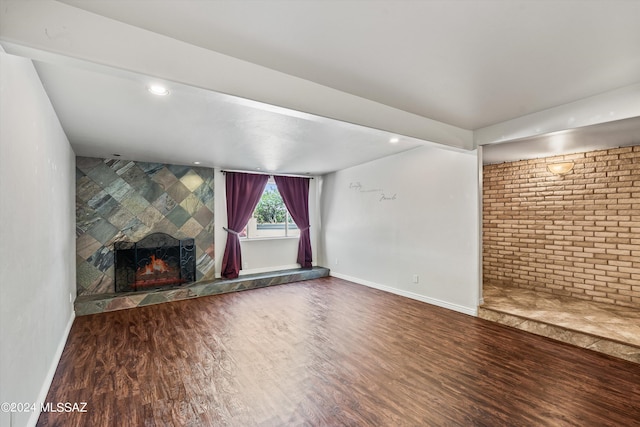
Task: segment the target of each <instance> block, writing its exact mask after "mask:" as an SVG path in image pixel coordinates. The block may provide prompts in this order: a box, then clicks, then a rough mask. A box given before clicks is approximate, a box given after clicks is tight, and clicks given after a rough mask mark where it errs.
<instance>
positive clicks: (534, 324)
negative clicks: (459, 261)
mask: <svg viewBox="0 0 640 427" xmlns="http://www.w3.org/2000/svg"><path fill="white" fill-rule="evenodd" d="M483 298H484V304H482V305H481V306H480V307H479V309H478V317H480V318H482V319H486V320H491V321H494V322H498V323H502V324H504V325H507V326H511V327H514V328H517V329H521V330H523V331H527V332H531V333H534V334H537V335H542V336H545V337H548V338H552V339H555V340H558V341H562V342H566V343H569V344H573V345H575V346H578V347H583V348H587V349H590V350H594V351H597V352H600V353H605V354H608V355H610V356H614V357H618V358H621V359H624V360H628V361H631V362H635V363H640V310H637V309H634V308H629V307H618V306H612V305H609V304H602V303H597V302H592V301H584V300H580V299H576V298H569V297H562V296H555V295H549V294H547V293H543V292H536V291H533V290H528V289H519V288H512V287H503V286H488V285H485V287H484V289H483Z"/></svg>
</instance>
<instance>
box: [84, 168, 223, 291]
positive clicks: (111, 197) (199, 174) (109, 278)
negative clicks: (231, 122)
mask: <svg viewBox="0 0 640 427" xmlns="http://www.w3.org/2000/svg"><path fill="white" fill-rule="evenodd" d="M213 212H214V174H213V169H209V168H200V167H197V168H196V167H190V166H180V165H168V164H160V163H145V162H136V161H130V160H120V159H100V158H92V157H77V158H76V236H77V237H76V255H77V256H76V271H77V290H78V296H83V295H95V294H105V293H106V294H108V293H111V292H114V289H115V288H114V254H113V249H114V243H115V242H121V241H125V242H137V241H139V240H140V239H142V238H143V237H145V236H147V235H149V234H151V233H155V232H162V233H166V234H168V235H170V236H171V237H173V238H176V239H189V238H192V239H194V240H195V245H196V280H197V281H203V280H213V278H214V276H215V274H214V273H215V272H214V240H213V233H214V231H213V229H214V215H213Z"/></svg>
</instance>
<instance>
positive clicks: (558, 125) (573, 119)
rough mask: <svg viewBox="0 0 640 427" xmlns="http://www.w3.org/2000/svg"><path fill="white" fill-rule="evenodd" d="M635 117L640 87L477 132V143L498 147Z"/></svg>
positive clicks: (639, 110)
mask: <svg viewBox="0 0 640 427" xmlns="http://www.w3.org/2000/svg"><path fill="white" fill-rule="evenodd" d="M632 117H640V83H637V84H634V85H631V86H625V87H622V88H619V89H616V90H612V91H610V92H605V93H603V94H600V95H596V96H591V97H588V98H584V99H581V100H579V101H575V102H571V103H569V104H564V105H560V106H558V107H554V108H549V109H547V110H543V111H539V112H537V113H533V114H527V115H526V116H522V117H518V118H515V119H513V120H508V121H506V122H502V123H498V124H495V125H492V126H487V127H485V128H481V129H477V130H476V131H475V132H474V139H475V143H476V145H487V144H496V143H500V142H507V141H514V140H520V139H523V138H530V137H534V136H539V135H545V134H548V133H551V132H557V131H564V130H569V129H578V128H583V127H585V126H591V125H595V124H600V123H607V122H613V121H618V120H622V119H629V118H632Z"/></svg>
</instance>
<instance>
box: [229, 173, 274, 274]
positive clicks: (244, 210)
mask: <svg viewBox="0 0 640 427" xmlns="http://www.w3.org/2000/svg"><path fill="white" fill-rule="evenodd" d="M268 180H269V176H267V175H257V174H248V173H237V172H227V176H226V190H227V224H228V228H225V230H226V231H227V245H226V247H225V249H224V257H223V258H222V277H225V278H227V279H235V278H236V277H238V273H239V272H240V268H241V267H242V254H241V253H240V238H239V237H238V233H240V232H241V231H242V229H243V228H244V227H245V226H246V225H247V223H248V222H249V218H251V214H253V210H254V209H255V208H256V205H257V204H258V202H259V201H260V196H262V192H263V191H264V187H265V186H266V185H267V181H268Z"/></svg>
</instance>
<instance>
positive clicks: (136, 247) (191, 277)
mask: <svg viewBox="0 0 640 427" xmlns="http://www.w3.org/2000/svg"><path fill="white" fill-rule="evenodd" d="M114 249H115V288H116V292H131V291H139V290H143V289H154V288H160V287H165V286H178V285H181V284H183V283H190V282H193V281H195V276H196V259H195V252H196V250H195V249H196V247H195V242H194V239H183V240H178V239H176V238H174V237H171V236H170V235H168V234H165V233H153V234H149V235H148V236H146V237H144V238H143V239H142V240H140V241H138V242H116V243H115V244H114Z"/></svg>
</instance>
